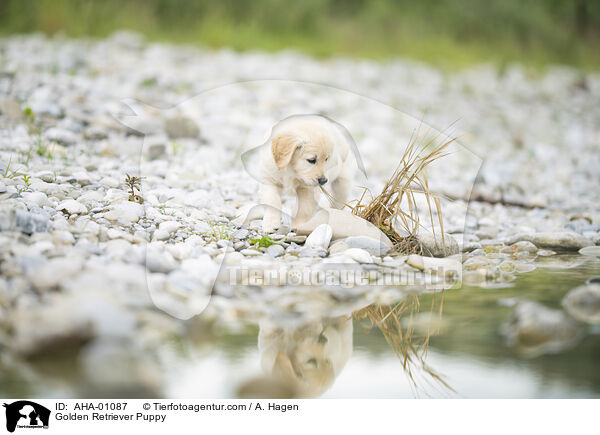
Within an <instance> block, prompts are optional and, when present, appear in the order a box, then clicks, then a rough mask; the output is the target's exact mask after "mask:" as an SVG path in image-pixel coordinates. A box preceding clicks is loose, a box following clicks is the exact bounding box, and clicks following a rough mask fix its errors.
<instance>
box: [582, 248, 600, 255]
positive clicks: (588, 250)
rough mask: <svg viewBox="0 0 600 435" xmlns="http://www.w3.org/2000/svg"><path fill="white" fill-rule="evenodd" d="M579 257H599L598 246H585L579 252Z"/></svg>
mask: <svg viewBox="0 0 600 435" xmlns="http://www.w3.org/2000/svg"><path fill="white" fill-rule="evenodd" d="M579 253H580V254H581V255H589V256H591V257H600V246H587V247H585V248H581V249H580V250H579Z"/></svg>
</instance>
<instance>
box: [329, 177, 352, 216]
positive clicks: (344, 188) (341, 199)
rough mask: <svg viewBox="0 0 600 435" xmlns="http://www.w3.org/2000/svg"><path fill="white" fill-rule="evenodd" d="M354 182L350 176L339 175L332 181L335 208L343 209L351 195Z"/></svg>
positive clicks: (333, 205)
mask: <svg viewBox="0 0 600 435" xmlns="http://www.w3.org/2000/svg"><path fill="white" fill-rule="evenodd" d="M351 185H352V183H351V182H350V180H349V179H348V178H344V177H339V178H337V179H336V180H335V181H334V182H333V183H331V196H333V199H334V201H333V204H332V205H331V206H332V207H333V208H337V209H339V210H341V209H343V208H344V206H345V205H346V204H347V203H348V198H349V197H350V187H351Z"/></svg>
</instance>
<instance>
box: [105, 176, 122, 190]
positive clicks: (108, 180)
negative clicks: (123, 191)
mask: <svg viewBox="0 0 600 435" xmlns="http://www.w3.org/2000/svg"><path fill="white" fill-rule="evenodd" d="M100 184H102V185H103V186H106V187H111V188H113V189H116V188H117V187H119V186H120V185H121V183H119V180H117V179H116V178H113V177H103V178H101V179H100Z"/></svg>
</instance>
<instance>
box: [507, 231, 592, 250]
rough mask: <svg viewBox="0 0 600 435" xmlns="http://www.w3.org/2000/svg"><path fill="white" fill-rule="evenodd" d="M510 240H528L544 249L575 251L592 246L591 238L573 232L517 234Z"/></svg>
mask: <svg viewBox="0 0 600 435" xmlns="http://www.w3.org/2000/svg"><path fill="white" fill-rule="evenodd" d="M513 239H515V240H512V242H519V241H524V240H525V241H529V242H531V243H533V244H534V245H535V246H537V247H538V248H545V249H556V250H567V251H577V250H579V249H581V248H585V247H586V246H592V245H593V243H592V241H591V240H588V239H586V238H585V237H583V236H581V235H579V234H577V233H575V232H573V231H563V232H541V233H535V234H525V235H518V236H516V237H515V238H513Z"/></svg>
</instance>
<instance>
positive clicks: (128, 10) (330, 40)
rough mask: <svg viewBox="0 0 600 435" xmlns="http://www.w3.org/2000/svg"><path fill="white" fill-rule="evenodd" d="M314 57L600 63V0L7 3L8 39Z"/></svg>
mask: <svg viewBox="0 0 600 435" xmlns="http://www.w3.org/2000/svg"><path fill="white" fill-rule="evenodd" d="M121 28H127V29H131V30H134V31H139V32H141V33H143V34H145V35H146V36H147V37H148V38H149V39H151V40H160V41H171V42H185V43H192V44H200V45H206V46H210V47H225V46H228V47H231V48H233V49H236V50H248V49H263V50H268V51H277V50H281V49H286V48H292V49H297V50H300V51H302V52H305V53H308V54H311V55H316V56H330V55H346V56H354V57H367V58H375V59H386V58H391V57H397V56H403V57H409V58H413V59H419V60H423V61H426V62H429V63H433V64H436V65H438V66H443V67H450V68H456V67H462V66H465V65H469V64H472V63H476V62H481V61H492V62H495V63H497V64H499V65H502V64H506V63H508V62H512V61H519V62H523V63H525V64H528V65H533V66H544V65H548V64H552V63H562V64H570V65H575V66H578V67H583V68H586V69H596V68H597V67H598V66H599V65H600V50H599V49H598V47H600V44H599V42H600V1H598V0H488V1H485V0H420V1H416V0H346V1H344V0H305V1H302V2H299V1H296V2H292V1H285V0H254V1H242V0H220V1H211V0H129V1H123V0H103V1H101V0H2V1H0V33H2V34H5V35H6V34H12V33H25V32H32V31H42V32H44V33H47V34H54V33H56V32H61V31H62V32H64V33H66V34H67V35H70V36H83V35H89V36H94V37H96V36H98V37H101V36H105V35H107V34H109V33H111V32H112V31H114V30H116V29H121Z"/></svg>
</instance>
